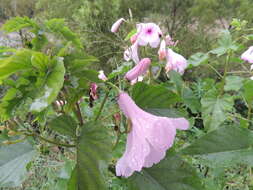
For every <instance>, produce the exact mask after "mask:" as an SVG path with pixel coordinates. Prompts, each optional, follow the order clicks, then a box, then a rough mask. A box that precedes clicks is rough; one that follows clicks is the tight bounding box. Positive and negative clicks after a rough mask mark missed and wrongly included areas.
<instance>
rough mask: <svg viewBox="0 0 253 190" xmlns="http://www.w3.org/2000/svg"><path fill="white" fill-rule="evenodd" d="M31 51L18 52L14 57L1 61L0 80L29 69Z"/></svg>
mask: <svg viewBox="0 0 253 190" xmlns="http://www.w3.org/2000/svg"><path fill="white" fill-rule="evenodd" d="M31 56H32V51H30V50H20V51H18V52H16V53H15V54H14V55H12V56H10V57H8V58H6V59H2V60H1V63H0V79H1V80H2V79H5V78H7V77H8V76H10V75H11V74H13V73H15V72H17V71H21V70H26V69H29V68H31Z"/></svg>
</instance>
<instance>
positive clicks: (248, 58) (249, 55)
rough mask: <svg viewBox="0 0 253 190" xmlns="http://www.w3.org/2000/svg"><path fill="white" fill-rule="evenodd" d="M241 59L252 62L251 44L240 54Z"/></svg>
mask: <svg viewBox="0 0 253 190" xmlns="http://www.w3.org/2000/svg"><path fill="white" fill-rule="evenodd" d="M241 59H242V60H244V61H247V62H249V63H253V46H251V47H249V49H248V50H247V51H245V52H244V53H243V54H242V55H241Z"/></svg>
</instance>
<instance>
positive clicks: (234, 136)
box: [182, 126, 253, 167]
mask: <svg viewBox="0 0 253 190" xmlns="http://www.w3.org/2000/svg"><path fill="white" fill-rule="evenodd" d="M252 147H253V132H252V131H250V130H248V129H245V128H242V127H239V126H238V127H235V126H225V127H221V128H219V129H217V130H215V131H212V132H210V133H208V134H206V135H205V136H203V137H201V138H200V139H198V140H196V141H195V142H194V143H193V144H191V145H190V146H188V147H186V148H185V149H183V150H182V153H184V154H187V155H192V156H193V155H197V156H200V157H201V158H203V159H206V160H207V161H209V162H210V166H214V167H215V166H221V167H226V166H230V165H233V164H236V163H244V164H248V165H250V166H253V148H252Z"/></svg>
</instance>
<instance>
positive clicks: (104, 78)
mask: <svg viewBox="0 0 253 190" xmlns="http://www.w3.org/2000/svg"><path fill="white" fill-rule="evenodd" d="M98 73H99V74H98V78H99V79H101V80H103V81H107V80H108V78H107V77H106V76H105V73H104V71H103V70H100V71H99V72H98Z"/></svg>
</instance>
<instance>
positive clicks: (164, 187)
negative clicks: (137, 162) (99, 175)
mask: <svg viewBox="0 0 253 190" xmlns="http://www.w3.org/2000/svg"><path fill="white" fill-rule="evenodd" d="M129 183H130V184H131V185H130V187H131V190H183V189H185V190H189V189H190V190H200V189H202V190H204V189H205V188H204V187H203V185H202V184H201V180H200V178H199V177H198V175H197V173H196V171H195V170H194V168H192V167H191V166H190V165H189V164H188V163H187V162H185V161H183V160H182V158H180V157H179V156H176V155H171V154H167V156H166V158H165V159H164V160H162V161H161V162H160V163H159V164H156V165H154V166H153V167H152V168H147V169H143V170H142V171H141V172H140V173H139V172H138V173H135V174H134V175H133V176H131V177H130V178H129Z"/></svg>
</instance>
